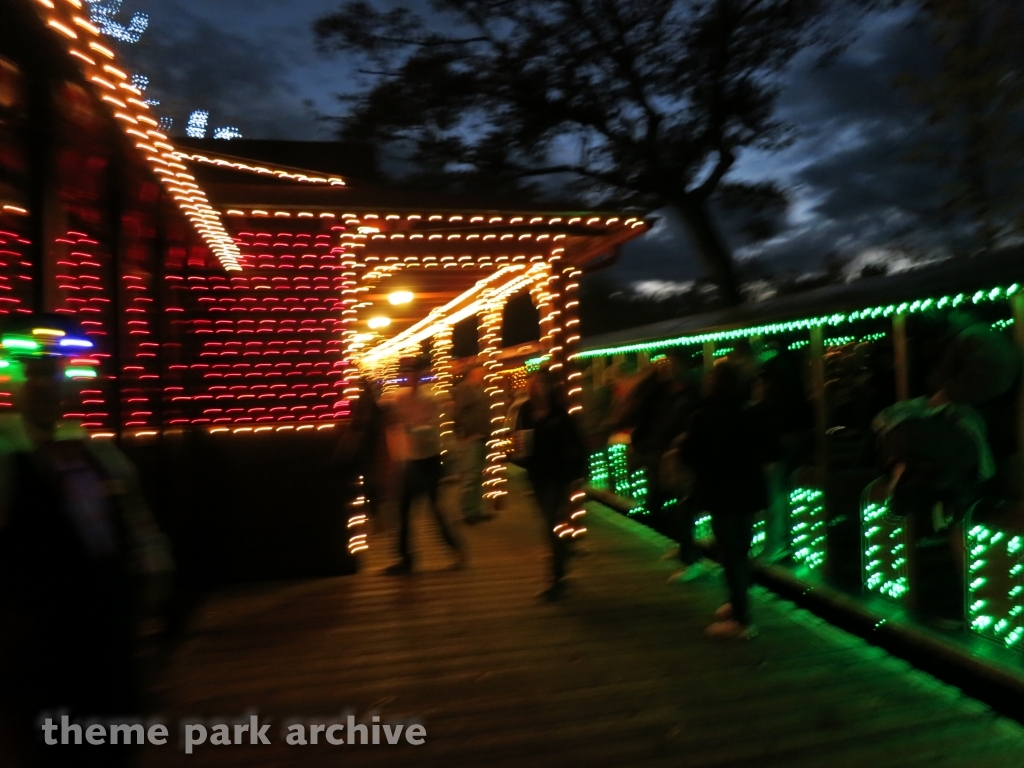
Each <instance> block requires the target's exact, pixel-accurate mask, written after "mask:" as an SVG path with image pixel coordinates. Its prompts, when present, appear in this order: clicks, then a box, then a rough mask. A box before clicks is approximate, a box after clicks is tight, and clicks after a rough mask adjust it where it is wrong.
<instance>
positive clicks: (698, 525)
mask: <svg viewBox="0 0 1024 768" xmlns="http://www.w3.org/2000/svg"><path fill="white" fill-rule="evenodd" d="M713 535H714V534H713V533H712V531H711V515H701V516H700V517H698V518H697V519H696V520H694V521H693V538H694V540H696V541H700V540H701V539H710V538H711V537H712V536H713Z"/></svg>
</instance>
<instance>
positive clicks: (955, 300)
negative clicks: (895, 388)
mask: <svg viewBox="0 0 1024 768" xmlns="http://www.w3.org/2000/svg"><path fill="white" fill-rule="evenodd" d="M1019 290H1020V285H1019V284H1017V283H1014V284H1013V285H1010V286H1008V287H1006V288H1003V287H996V288H992V289H990V290H988V291H977V292H975V293H973V294H971V295H967V294H964V293H958V294H956V295H954V296H942V297H939V298H926V299H918V300H916V301H913V302H902V303H900V304H887V305H885V306H881V305H879V306H875V307H865V308H864V309H858V310H854V311H853V312H846V313H844V312H836V313H834V314H831V315H820V316H818V317H807V318H803V319H801V320H788V321H786V322H781V323H769V324H767V325H756V326H746V327H741V328H732V329H729V330H725V331H714V332H711V333H698V334H693V335H690V336H676V337H674V338H668V339H658V340H656V341H644V342H638V343H636V344H623V345H621V346H618V347H603V348H601V349H588V350H585V351H583V352H577V353H576V354H575V355H573V359H584V358H588V357H604V356H607V355H621V354H625V353H627V352H648V351H650V350H652V349H664V348H667V347H686V346H690V345H691V344H703V343H705V342H708V341H712V342H718V341H731V340H734V339H740V338H747V337H749V336H770V335H777V334H781V333H793V332H795V331H808V330H810V329H811V328H817V327H826V326H827V327H832V328H838V327H840V326H842V325H844V324H846V323H855V322H861V321H864V320H875V319H877V318H879V317H882V318H888V317H891V316H892V315H895V314H917V313H918V312H927V311H929V310H932V309H945V308H946V307H951V308H955V307H959V306H960V305H961V304H964V303H965V302H970V303H972V304H982V303H985V302H992V301H1006V300H1007V299H1009V298H1010V297H1011V296H1013V295H1014V294H1016V293H1017V292H1018V291H1019Z"/></svg>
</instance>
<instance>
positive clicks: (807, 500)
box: [789, 488, 825, 570]
mask: <svg viewBox="0 0 1024 768" xmlns="http://www.w3.org/2000/svg"><path fill="white" fill-rule="evenodd" d="M789 519H790V521H791V526H790V541H791V542H792V547H793V562H795V563H797V564H800V565H805V566H807V567H808V568H809V569H811V570H814V569H816V568H820V567H821V566H822V565H823V564H824V563H825V494H824V492H823V491H821V490H820V489H818V488H794V489H793V490H792V491H791V492H790V494H789Z"/></svg>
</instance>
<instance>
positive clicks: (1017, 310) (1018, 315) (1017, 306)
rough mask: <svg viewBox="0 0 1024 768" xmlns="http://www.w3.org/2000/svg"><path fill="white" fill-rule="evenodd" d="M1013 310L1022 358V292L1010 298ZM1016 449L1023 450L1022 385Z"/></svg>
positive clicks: (1023, 309)
mask: <svg viewBox="0 0 1024 768" xmlns="http://www.w3.org/2000/svg"><path fill="white" fill-rule="evenodd" d="M1010 308H1011V309H1012V310H1013V341H1014V343H1016V345H1017V349H1018V350H1020V353H1021V357H1022V358H1024V294H1021V293H1015V294H1014V295H1013V297H1012V298H1011V299H1010ZM1017 450H1018V451H1021V450H1024V387H1021V391H1020V395H1019V401H1018V403H1017Z"/></svg>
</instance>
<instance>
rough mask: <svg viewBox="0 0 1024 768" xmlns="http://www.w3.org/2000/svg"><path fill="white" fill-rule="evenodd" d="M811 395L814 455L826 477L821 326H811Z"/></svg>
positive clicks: (825, 407)
mask: <svg viewBox="0 0 1024 768" xmlns="http://www.w3.org/2000/svg"><path fill="white" fill-rule="evenodd" d="M810 351H811V389H812V392H811V395H812V397H813V400H814V447H815V451H814V455H815V464H816V465H817V466H818V467H819V469H820V470H821V472H822V474H823V475H824V472H825V469H826V467H827V466H828V443H827V441H826V436H825V433H826V432H827V431H828V399H827V398H826V395H825V331H824V329H823V328H822V327H821V326H820V325H812V326H811V344H810Z"/></svg>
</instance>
